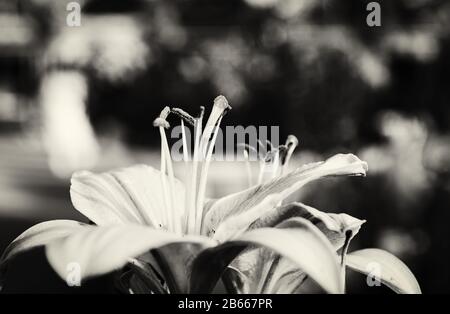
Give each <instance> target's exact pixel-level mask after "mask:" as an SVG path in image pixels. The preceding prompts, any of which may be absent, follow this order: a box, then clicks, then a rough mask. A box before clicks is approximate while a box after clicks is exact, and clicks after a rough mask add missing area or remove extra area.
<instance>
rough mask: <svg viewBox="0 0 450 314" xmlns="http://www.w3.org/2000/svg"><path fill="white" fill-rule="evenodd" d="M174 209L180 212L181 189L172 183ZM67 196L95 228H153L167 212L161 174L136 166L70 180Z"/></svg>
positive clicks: (81, 173)
mask: <svg viewBox="0 0 450 314" xmlns="http://www.w3.org/2000/svg"><path fill="white" fill-rule="evenodd" d="M175 190H176V191H175V193H174V194H175V208H177V209H179V210H183V206H184V186H183V184H182V183H181V182H180V181H178V180H175ZM70 195H71V198H72V203H73V205H74V206H75V208H76V209H77V210H78V211H79V212H81V213H82V214H83V215H85V216H86V217H88V218H89V219H90V220H91V221H93V222H94V223H96V224H97V225H109V224H121V223H137V224H145V225H151V226H156V225H157V224H159V223H161V222H162V219H163V218H162V217H161V216H162V213H163V212H164V210H166V204H165V202H164V197H163V195H164V194H163V191H162V177H161V172H159V171H158V170H156V169H154V168H152V167H149V166H146V165H136V166H133V167H129V168H122V169H118V170H114V171H111V172H105V173H100V174H95V173H91V172H87V171H83V172H78V173H75V174H74V175H73V177H72V185H71V187H70Z"/></svg>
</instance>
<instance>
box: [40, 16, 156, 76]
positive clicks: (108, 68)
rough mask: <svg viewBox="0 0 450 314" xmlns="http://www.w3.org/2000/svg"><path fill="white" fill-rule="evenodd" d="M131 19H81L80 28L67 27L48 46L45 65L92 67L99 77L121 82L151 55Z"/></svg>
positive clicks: (140, 31)
mask: <svg viewBox="0 0 450 314" xmlns="http://www.w3.org/2000/svg"><path fill="white" fill-rule="evenodd" d="M142 36H143V35H142V29H141V27H140V26H139V25H138V23H137V21H135V20H134V19H133V18H130V17H126V16H122V15H117V16H114V15H107V16H101V17H84V18H83V26H82V27H66V28H63V29H61V32H60V33H59V34H58V35H57V36H56V37H55V38H54V40H53V41H52V42H51V44H50V46H49V49H48V51H47V54H46V63H48V64H71V65H78V66H86V65H91V66H92V67H93V68H94V69H96V70H97V72H98V73H99V76H102V77H105V78H107V79H110V80H119V79H124V78H125V77H126V76H128V75H130V74H132V73H133V72H135V71H138V70H143V69H144V68H145V67H146V66H147V64H148V63H149V62H151V60H152V58H151V51H150V50H149V47H148V46H147V45H146V44H145V42H144V41H143V39H142Z"/></svg>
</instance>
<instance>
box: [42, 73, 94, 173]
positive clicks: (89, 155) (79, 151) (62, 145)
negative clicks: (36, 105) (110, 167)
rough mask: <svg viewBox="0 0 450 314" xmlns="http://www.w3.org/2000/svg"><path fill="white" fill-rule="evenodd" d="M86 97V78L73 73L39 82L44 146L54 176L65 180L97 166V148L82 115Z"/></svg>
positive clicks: (91, 131)
mask: <svg viewBox="0 0 450 314" xmlns="http://www.w3.org/2000/svg"><path fill="white" fill-rule="evenodd" d="M86 94H87V83H86V78H85V77H84V76H83V75H81V74H80V73H78V72H75V71H70V72H69V71H65V72H55V71H54V72H51V73H49V74H48V75H47V76H46V77H44V79H43V81H42V85H41V90H40V96H41V99H40V101H41V106H42V109H43V117H42V118H43V128H44V144H45V147H46V150H47V153H48V159H49V166H50V169H51V170H52V171H53V173H54V174H56V175H57V176H60V177H68V176H70V175H71V174H72V172H73V171H76V170H81V169H90V168H92V167H93V166H94V165H95V163H96V162H97V159H98V156H99V147H98V144H97V141H96V138H95V135H94V132H93V130H92V127H91V125H90V123H89V119H88V117H87V115H86V106H85V101H86Z"/></svg>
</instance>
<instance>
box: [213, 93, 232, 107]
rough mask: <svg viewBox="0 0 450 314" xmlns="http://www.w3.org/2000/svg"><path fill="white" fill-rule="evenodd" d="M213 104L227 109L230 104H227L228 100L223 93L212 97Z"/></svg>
mask: <svg viewBox="0 0 450 314" xmlns="http://www.w3.org/2000/svg"><path fill="white" fill-rule="evenodd" d="M214 106H218V107H220V108H223V109H226V110H229V109H231V106H230V105H229V104H228V100H227V99H226V98H225V96H223V95H219V96H217V97H216V98H215V99H214Z"/></svg>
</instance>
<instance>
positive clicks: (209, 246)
mask: <svg viewBox="0 0 450 314" xmlns="http://www.w3.org/2000/svg"><path fill="white" fill-rule="evenodd" d="M229 109H231V107H230V106H229V104H228V101H227V100H226V99H225V97H224V96H218V97H217V98H216V99H215V100H214V105H213V107H212V109H211V113H210V115H209V117H208V119H207V122H206V125H205V126H204V128H203V123H202V122H203V114H204V109H203V108H202V110H201V113H200V116H199V117H198V118H193V117H192V116H190V115H189V114H187V113H186V112H184V111H182V110H181V109H178V108H169V107H166V108H164V110H163V111H162V112H161V114H160V116H159V117H158V118H157V119H155V121H154V126H155V127H157V128H158V129H159V132H160V135H161V168H160V169H159V170H157V169H154V168H152V167H150V166H146V165H137V166H132V167H128V168H123V169H118V170H113V171H110V172H105V173H100V174H94V173H91V172H86V171H81V172H77V173H75V174H74V175H73V176H72V180H71V188H70V194H71V198H72V202H73V205H74V207H75V208H76V209H77V210H78V211H79V212H80V213H82V214H83V215H84V216H86V217H87V218H88V219H89V220H90V221H91V222H92V223H93V224H95V226H93V225H86V224H83V223H80V222H76V221H70V220H54V221H48V222H43V223H40V224H38V225H36V226H33V227H31V228H30V229H28V230H27V231H25V232H24V233H23V234H22V235H20V236H19V237H18V238H17V239H15V240H14V241H13V242H12V243H11V244H10V246H9V247H8V248H7V249H6V250H5V252H4V254H3V257H2V260H1V266H0V267H1V268H2V271H3V272H5V271H6V268H7V264H8V262H9V261H10V260H11V259H12V258H13V257H14V256H15V255H17V254H19V253H20V252H22V251H24V250H27V249H30V248H33V247H35V246H42V245H45V246H46V255H47V259H48V261H49V263H50V264H51V265H52V267H53V269H54V270H55V271H56V272H57V273H58V274H59V275H60V276H61V278H63V279H64V278H66V276H67V275H68V273H67V269H68V266H70V265H73V264H75V265H78V266H79V269H80V276H81V278H80V279H87V278H89V277H92V276H95V275H101V274H104V273H107V272H110V271H114V270H119V274H118V276H120V279H119V280H118V281H119V283H120V289H122V290H123V292H126V293H209V292H211V291H212V290H213V289H214V287H215V286H216V284H217V281H218V280H219V279H220V278H221V277H222V274H223V273H224V272H225V271H226V270H227V268H228V265H230V269H231V270H230V272H235V275H234V276H233V275H227V274H228V272H225V276H224V277H225V280H226V282H227V286H228V287H229V289H233V290H234V292H244V291H245V292H253V293H276V292H289V293H293V292H296V291H297V289H299V287H300V286H301V284H302V283H303V281H304V280H305V279H306V277H308V278H311V279H312V280H314V281H315V282H316V283H317V284H318V285H320V287H322V288H323V290H324V291H325V292H328V293H343V292H344V291H345V268H346V267H347V266H348V267H350V268H354V269H356V270H360V271H364V268H363V266H364V262H370V261H371V259H370V258H372V259H373V262H378V259H380V262H386V261H385V258H386V257H385V256H383V254H387V253H380V252H378V251H376V250H375V251H370V252H371V253H372V255H370V254H369V255H368V254H365V251H360V252H356V253H359V254H356V255H355V254H349V255H347V247H348V245H349V243H350V240H351V239H352V238H353V237H354V236H355V235H356V234H357V233H358V231H359V229H360V227H361V225H362V224H363V223H364V221H363V220H360V219H357V218H354V217H351V216H349V215H347V214H326V213H323V212H320V211H319V210H317V209H314V208H312V207H309V206H306V205H303V204H300V203H290V204H286V202H285V200H286V199H287V198H288V197H289V196H290V195H292V194H293V193H294V192H296V191H297V190H299V189H300V188H301V187H303V186H304V185H306V184H307V183H309V182H311V181H314V180H318V179H321V178H325V177H329V176H365V175H366V172H367V170H368V166H367V163H366V162H364V161H361V160H360V159H359V158H358V157H356V156H355V155H352V154H337V155H335V156H333V157H330V158H328V159H327V160H325V161H322V162H317V163H312V164H307V165H304V166H302V167H300V168H298V169H295V170H293V171H291V172H287V173H286V174H283V175H282V174H281V173H283V172H285V171H283V170H284V169H283V167H285V166H287V165H288V164H289V159H290V157H291V155H292V151H293V150H294V149H295V146H296V145H297V143H298V141H297V140H296V139H295V140H294V139H293V137H292V136H291V137H289V138H288V141H287V143H286V145H284V146H283V149H280V148H276V149H274V150H271V151H269V152H268V153H267V156H266V158H265V159H264V161H263V165H264V166H266V163H268V164H269V165H268V166H267V167H271V168H270V169H272V170H271V171H272V172H273V173H272V174H271V176H270V177H271V179H267V180H265V182H261V183H258V184H256V185H254V186H251V187H249V188H248V189H245V190H243V191H241V192H237V193H234V194H231V195H227V196H225V197H223V198H220V199H214V200H212V199H206V197H205V187H206V184H207V177H208V168H209V164H210V162H211V157H212V153H213V149H214V144H215V140H216V137H217V134H218V129H219V127H220V122H221V120H222V118H223V116H224V115H225V113H226V112H227V110H229ZM171 112H175V113H176V114H177V117H178V118H180V119H182V120H181V123H182V127H183V130H184V120H186V121H187V122H188V123H191V124H192V125H193V127H194V129H195V130H194V131H195V132H194V134H195V140H194V143H195V144H194V151H193V153H192V155H193V156H192V158H190V157H189V152H187V147H183V159H184V162H185V170H186V172H187V175H186V176H185V181H184V182H182V181H180V180H178V179H177V178H175V176H174V172H173V162H172V156H171V152H170V150H169V145H168V142H167V138H166V135H165V129H166V128H169V127H170V124H169V122H168V118H169V114H170V113H171ZM182 141H183V144H185V143H186V142H187V140H186V138H185V134H184V133H183V138H182ZM280 147H281V146H280ZM247 155H248V154H247ZM273 155H274V156H275V157H276V158H275V157H270V156H273ZM269 157H270V158H269ZM274 163H276V164H275V165H273V164H274ZM339 250H340V253H339V254H337V252H338V251H339ZM389 258H390V259H393V261H394V263H391V265H390V267H392V268H393V273H392V274H390V275H392V276H389V277H384V276H382V277H381V278H380V280H385V281H386V284H387V285H388V286H392V287H393V289H394V290H396V291H398V292H404V293H418V292H420V288H419V286H418V284H417V282H416V281H415V278H414V276H413V275H412V274H411V273H408V270H407V268H406V267H405V266H404V265H403V264H402V262H400V261H399V260H396V258H395V257H393V256H389ZM347 259H349V261H350V263H348V264H347V261H346V260H347ZM249 263H250V264H251V263H254V264H253V265H252V266H250V267H249V266H247V265H248V264H249ZM246 264H247V265H246ZM126 265H128V267H129V268H130V270H128V271H124V270H123V269H122V270H120V269H121V268H123V267H124V266H126ZM399 265H400V267H399ZM258 272H261V273H260V274H258ZM246 273H249V274H246ZM241 274H242V275H243V276H242V277H241ZM241 285H242V286H241ZM241 289H242V290H241ZM245 289H249V290H245Z"/></svg>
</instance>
